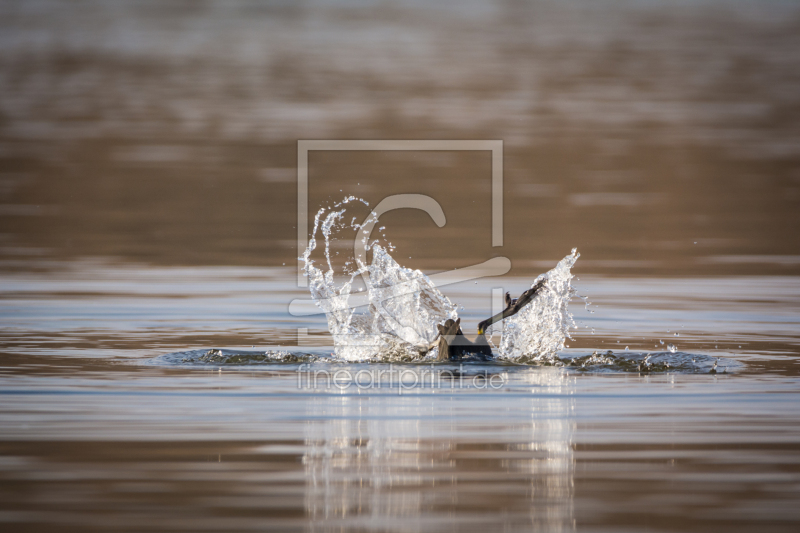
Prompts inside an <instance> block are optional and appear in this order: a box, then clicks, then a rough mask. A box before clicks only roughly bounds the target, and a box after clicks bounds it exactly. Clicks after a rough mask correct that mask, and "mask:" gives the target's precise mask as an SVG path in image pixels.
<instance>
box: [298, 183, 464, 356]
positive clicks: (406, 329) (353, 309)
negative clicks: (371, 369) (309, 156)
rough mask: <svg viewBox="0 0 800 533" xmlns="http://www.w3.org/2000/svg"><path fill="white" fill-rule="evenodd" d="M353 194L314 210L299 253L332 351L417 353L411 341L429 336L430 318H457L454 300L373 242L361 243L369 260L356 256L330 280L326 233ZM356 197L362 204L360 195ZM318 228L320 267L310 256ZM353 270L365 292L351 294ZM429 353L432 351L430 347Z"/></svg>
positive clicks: (431, 331) (433, 322) (426, 340)
mask: <svg viewBox="0 0 800 533" xmlns="http://www.w3.org/2000/svg"><path fill="white" fill-rule="evenodd" d="M354 200H358V199H357V198H355V197H349V198H346V199H345V200H344V201H343V202H341V203H339V204H336V206H334V208H333V209H332V210H331V211H330V212H328V213H327V214H326V209H320V210H319V212H317V215H316V217H315V219H314V232H313V234H312V238H311V241H310V242H309V245H308V248H307V249H306V251H305V253H304V254H303V256H302V258H301V259H302V260H303V261H304V263H305V266H304V270H305V273H306V275H307V276H308V286H309V290H310V292H311V297H312V298H313V299H314V302H315V303H316V304H317V305H318V306H319V307H320V308H321V309H322V310H323V311H325V315H326V317H327V319H328V330H329V331H330V332H331V335H333V342H334V346H335V349H336V356H337V357H339V358H341V359H344V360H348V361H364V360H370V359H376V358H377V359H391V358H397V357H420V353H419V350H418V349H417V347H421V346H425V345H428V344H430V343H432V342H433V340H434V339H435V338H436V334H437V329H436V324H441V323H443V322H444V321H445V320H447V319H448V318H452V319H456V318H458V313H457V311H456V306H455V305H453V303H452V302H450V300H449V299H448V298H447V297H446V296H444V295H443V294H442V293H441V292H440V291H439V289H437V288H436V286H435V285H434V284H433V282H431V280H430V279H429V278H428V276H426V275H425V274H423V273H422V272H421V271H419V270H412V269H409V268H405V267H403V266H401V265H399V264H398V263H397V262H396V261H395V260H394V258H393V257H392V256H391V255H390V254H389V252H388V251H387V250H386V249H385V248H384V247H382V246H380V245H379V244H377V243H372V244H371V245H369V244H368V243H367V244H368V246H367V248H368V249H371V250H372V263H371V264H369V265H366V264H364V263H361V262H358V264H357V265H356V270H355V271H353V272H352V273H351V275H350V279H349V280H347V281H345V282H343V283H342V284H341V285H340V286H338V287H337V286H336V284H335V282H334V274H335V273H334V269H333V266H332V264H331V261H330V238H331V233H332V232H333V230H334V229H335V228H337V227H338V226H341V225H342V220H343V214H344V212H345V209H340V210H338V211H337V210H336V209H338V208H339V207H341V206H342V205H344V204H347V203H350V202H352V201H354ZM358 201H361V202H363V203H364V204H365V205H368V204H367V203H366V202H364V201H363V200H358ZM323 216H324V218H323ZM368 220H369V219H368ZM365 224H366V222H365V223H364V224H361V225H358V224H355V223H354V222H351V223H350V227H353V228H355V229H356V230H357V231H360V230H361V228H362V227H363V226H364V225H365ZM318 229H321V231H322V235H323V237H324V238H325V257H326V260H327V266H328V269H327V271H325V272H323V271H322V270H320V269H319V268H317V267H316V266H314V262H313V261H312V260H311V259H310V256H311V252H312V251H313V250H314V249H315V248H316V246H317V243H316V233H317V230H318ZM356 276H361V277H362V279H363V280H364V283H365V284H366V286H367V292H366V294H364V293H356V294H351V292H350V291H351V289H352V285H353V281H354V280H355V278H356ZM431 355H432V356H435V355H436V354H435V350H434V353H432V354H431Z"/></svg>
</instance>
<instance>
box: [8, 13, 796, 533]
mask: <svg viewBox="0 0 800 533" xmlns="http://www.w3.org/2000/svg"><path fill="white" fill-rule="evenodd" d="M798 50H800V10H798V8H797V7H796V6H795V5H794V4H793V3H791V2H783V1H779V0H774V1H770V2H760V3H755V2H748V1H744V0H742V1H734V0H730V1H702V2H695V3H689V2H680V1H668V2H658V3H654V2H647V1H627V2H614V3H611V2H582V1H564V2H550V1H540V2H517V1H497V2H487V3H478V2H458V3H456V2H445V3H441V4H437V5H435V6H431V5H428V4H427V3H422V2H393V3H391V4H386V3H384V4H378V5H373V4H371V3H366V2H364V3H362V2H356V1H353V2H350V1H329V2H169V3H164V2H138V1H130V2H123V1H120V2H115V1H103V2H100V1H83V2H69V3H63V2H41V1H24V2H23V1H20V2H13V1H4V2H0V522H2V529H3V530H4V531H42V530H44V531H50V530H57V531H142V530H148V531H249V530H304V531H306V530H308V531H316V530H319V531H328V530H330V531H334V530H336V531H342V530H364V531H367V530H369V531H438V530H459V531H460V530H470V531H472V530H474V531H485V530H503V531H518V530H519V531H523V530H524V531H530V530H538V531H572V530H583V531H641V530H657V531H710V530H716V531H726V532H727V531H734V532H735V531H752V530H759V531H794V530H796V529H797V527H798V523H800V512H798V510H797V505H796V502H797V500H798V497H799V496H800V488H799V487H800V468H799V467H798V465H800V432H798V427H800V425H799V424H798V422H800V420H799V419H800V382H798V375H800V373H798V368H799V367H798V363H797V362H798V358H797V355H798V345H799V344H800V328H799V327H798V326H800V281H798V280H800V278H798V274H800V235H799V234H798V231H797V228H798V223H799V222H800V215H799V214H798V213H800V52H798ZM301 139H445V140H446V139H499V140H502V141H503V155H504V161H503V163H504V171H503V180H504V204H503V206H504V213H503V223H504V232H503V233H504V235H503V236H504V243H503V246H502V247H493V246H492V229H491V221H492V211H491V192H492V189H491V171H492V168H491V157H490V154H489V153H488V152H465V151H458V152H454V151H437V152H421V151H418V152H326V151H319V152H312V153H311V154H310V155H309V166H308V169H309V170H308V179H309V182H308V205H309V208H310V210H311V212H312V214H313V212H314V211H315V210H316V208H317V207H318V206H320V205H325V204H326V203H330V202H333V201H338V200H340V199H341V198H343V197H344V196H346V195H350V194H352V195H356V196H358V197H362V198H364V199H366V200H368V201H369V202H370V204H371V205H375V204H377V203H379V202H380V201H381V200H382V199H383V198H385V197H387V196H389V195H393V194H401V193H411V194H424V195H428V196H430V197H432V198H434V199H435V200H436V201H437V202H438V203H439V204H440V205H441V207H442V209H443V211H444V212H445V214H446V216H447V223H446V224H445V225H444V226H443V227H436V225H435V224H433V222H432V221H431V220H430V218H428V216H427V215H425V214H423V213H420V212H419V211H414V210H398V211H393V212H390V213H387V214H386V215H384V216H383V217H382V218H381V224H382V225H384V226H385V227H386V236H387V237H388V239H389V240H391V241H392V242H393V243H394V244H395V246H397V250H398V251H397V253H396V254H395V256H396V257H397V258H398V259H399V260H402V262H403V263H404V264H405V265H406V266H410V267H414V268H420V269H423V270H424V271H425V272H428V273H431V272H437V271H442V270H447V269H452V268H457V267H458V268H461V267H464V266H468V265H472V264H476V263H480V262H483V261H486V260H487V259H490V258H492V257H497V256H503V257H508V258H509V259H510V260H511V272H510V273H509V274H508V275H506V276H503V277H498V278H487V279H482V280H479V281H478V283H477V284H473V283H472V282H468V283H463V284H458V285H453V286H450V287H447V288H446V289H444V291H445V293H446V294H447V295H448V296H449V297H451V299H453V301H455V302H457V303H459V304H463V305H464V307H465V308H466V310H465V311H464V312H463V313H462V316H463V317H464V320H465V322H466V323H467V325H468V329H469V330H470V331H471V330H472V329H473V328H474V325H475V323H476V322H477V320H479V319H480V318H483V317H485V316H488V312H489V310H490V309H491V306H492V302H491V292H492V289H494V288H503V289H506V290H511V291H512V292H517V293H518V292H519V291H521V290H522V289H523V288H525V287H526V284H529V283H530V280H531V279H532V277H533V276H535V275H537V274H539V273H541V272H544V271H546V270H548V269H549V268H552V266H553V265H554V264H555V262H556V261H557V260H558V259H559V258H561V257H563V256H564V255H566V254H567V253H568V252H569V250H570V249H571V248H572V247H577V248H578V249H579V251H580V252H581V254H582V255H581V259H580V260H579V261H578V263H577V265H576V267H575V273H576V274H577V275H578V277H579V278H580V280H579V281H576V286H577V287H578V289H579V291H580V293H581V294H583V295H587V296H589V298H590V299H591V301H592V302H593V303H594V304H595V306H592V307H591V308H590V309H591V310H593V311H594V313H589V312H588V310H586V309H584V305H583V303H582V302H581V301H580V300H576V301H575V303H574V304H573V306H572V307H573V310H574V312H575V315H576V319H577V321H578V325H579V329H578V330H576V332H575V334H574V337H575V338H574V339H573V340H572V341H570V342H568V344H569V348H568V349H567V350H565V352H564V353H563V354H562V356H563V357H564V358H565V360H568V359H569V358H571V357H578V358H580V357H583V356H586V355H588V354H591V353H592V352H594V351H595V350H598V351H601V352H603V353H605V352H606V351H607V350H612V351H613V353H614V354H616V356H618V357H622V358H625V357H629V358H633V359H634V360H637V361H638V359H636V358H637V357H639V358H641V357H643V356H644V354H645V353H648V352H652V353H656V352H658V353H664V351H665V346H666V345H667V344H668V343H674V344H676V345H677V348H678V349H679V350H680V354H684V355H682V356H681V357H685V358H689V359H694V360H695V363H692V365H694V366H692V365H689V366H687V367H681V368H672V369H670V370H664V369H663V368H662V369H661V370H663V371H658V372H656V371H652V369H648V368H647V367H645V368H643V369H642V370H638V369H636V370H632V369H631V368H624V369H621V368H616V367H614V368H612V367H610V366H604V365H589V367H588V368H584V367H582V366H580V365H579V366H566V367H558V368H557V367H536V366H518V365H507V364H496V363H492V364H475V365H471V366H470V365H467V367H466V368H458V367H456V366H454V365H443V366H440V367H437V369H436V370H435V371H434V375H437V376H440V377H441V376H445V375H446V376H451V375H452V374H453V373H454V372H455V373H456V374H455V375H456V376H458V377H457V378H449V379H447V380H446V381H445V384H444V386H440V387H431V386H429V385H426V384H425V383H424V382H423V383H416V384H409V383H408V381H403V380H402V379H401V378H400V376H399V375H388V376H389V377H383V378H381V377H380V375H379V374H378V373H379V372H381V371H389V370H391V369H394V370H396V371H398V372H400V371H403V370H407V371H413V372H420V371H422V370H424V369H425V368H428V367H425V366H424V365H413V364H411V365H399V366H396V367H390V365H389V364H388V363H387V364H349V365H344V364H341V363H335V362H332V361H330V360H329V359H326V358H325V355H326V354H328V353H330V351H331V348H330V344H331V340H330V337H329V336H328V335H327V329H326V325H325V323H324V319H323V318H321V317H320V316H318V315H316V316H293V315H292V314H291V313H289V311H288V309H289V307H288V306H289V302H291V301H292V300H293V299H297V298H305V297H307V292H306V291H305V290H304V289H302V288H298V287H297V283H296V281H297V274H296V272H297V271H296V264H297V261H296V258H297V256H298V255H299V254H300V253H301V250H298V247H297V211H296V209H297V204H298V193H297V182H296V176H297V141H298V140H301ZM366 214H367V210H366V209H364V211H363V213H360V214H359V216H366ZM340 251H341V252H342V253H343V254H344V253H346V251H347V250H346V249H345V248H342V249H341V250H340ZM676 333H677V336H676ZM662 342H663V343H664V344H662ZM626 346H627V347H628V351H627V352H626V350H625V347H626ZM212 348H230V349H235V350H239V351H242V350H247V351H250V352H255V353H261V354H263V353H264V352H265V351H266V350H277V349H280V350H285V351H289V352H292V353H296V354H297V353H301V354H305V353H312V354H314V355H316V356H319V357H320V358H321V360H319V361H317V362H315V363H313V364H311V365H310V366H304V367H302V366H300V362H299V361H298V362H284V363H276V362H274V361H266V360H264V358H263V357H262V358H259V357H256V356H253V355H252V353H251V354H250V355H249V356H246V357H244V358H240V359H231V358H227V359H226V358H225V357H223V356H216V355H215V356H208V355H198V354H207V352H208V350H209V349H212ZM175 354H178V355H175ZM640 356H641V357H640ZM717 359H718V361H717V368H716V370H717V372H716V373H714V374H712V373H710V369H711V368H712V367H711V365H712V363H713V362H714V361H715V360H717ZM670 361H672V359H670ZM687 361H688V360H687ZM687 365H688V362H687ZM690 367H691V368H690ZM342 369H345V370H347V371H349V372H350V373H351V374H355V373H358V372H360V371H363V372H364V373H363V374H362V376H373V377H374V379H375V382H376V383H378V384H380V385H381V386H373V387H370V388H367V387H362V386H359V383H358V382H356V381H349V382H347V383H346V385H347V386H346V387H339V386H336V385H335V384H330V383H327V382H317V383H315V384H314V385H313V386H309V384H308V382H304V381H303V378H304V377H308V372H309V371H311V372H314V371H318V372H321V371H326V372H335V371H336V370H342ZM487 384H500V385H499V386H498V387H497V388H493V387H492V386H489V385H487Z"/></svg>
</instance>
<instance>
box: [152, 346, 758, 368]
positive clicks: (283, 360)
mask: <svg viewBox="0 0 800 533" xmlns="http://www.w3.org/2000/svg"><path fill="white" fill-rule="evenodd" d="M147 363H148V364H151V365H159V366H179V367H214V368H217V367H240V366H258V365H276V364H288V365H292V364H303V363H305V364H312V363H318V364H326V363H340V364H341V363H347V361H343V360H341V359H339V358H338V357H336V356H335V354H332V353H328V352H326V353H309V352H301V351H286V350H266V351H247V350H226V349H217V348H214V349H211V350H203V349H201V350H187V351H183V352H174V353H168V354H164V355H160V356H158V357H154V358H153V359H150V360H148V361H147ZM352 363H354V364H355V363H382V364H403V365H410V366H415V365H432V364H433V365H436V366H441V367H443V368H448V367H452V366H453V365H462V364H467V365H481V366H482V367H494V368H497V369H500V368H508V367H509V366H511V367H537V366H549V367H561V368H563V369H564V370H566V371H572V372H579V373H584V372H591V373H635V374H659V373H661V374H664V373H675V374H729V373H734V372H737V371H740V370H741V369H742V368H743V367H744V365H743V364H742V363H740V362H738V361H734V360H732V359H724V358H717V357H710V356H707V355H701V354H691V353H685V352H675V353H673V352H655V353H649V352H642V353H637V352H624V353H614V352H612V351H610V350H609V351H605V352H600V351H595V352H593V353H591V354H586V355H562V356H561V357H559V356H550V357H535V356H534V357H521V358H519V359H517V360H513V361H512V360H508V359H503V358H500V357H496V358H493V359H486V358H482V357H477V356H476V357H470V356H466V357H464V358H463V359H461V360H459V361H444V362H437V361H435V360H433V359H432V358H431V357H424V358H420V357H419V356H414V354H412V353H409V352H408V351H406V350H403V349H396V350H394V351H388V352H380V353H378V354H375V355H374V356H373V357H371V358H369V359H366V360H362V361H352Z"/></svg>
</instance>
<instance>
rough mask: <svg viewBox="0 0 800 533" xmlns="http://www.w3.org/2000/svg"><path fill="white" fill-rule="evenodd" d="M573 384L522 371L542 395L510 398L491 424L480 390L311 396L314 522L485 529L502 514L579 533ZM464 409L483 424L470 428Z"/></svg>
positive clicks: (550, 374) (310, 505) (511, 520)
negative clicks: (401, 395)
mask: <svg viewBox="0 0 800 533" xmlns="http://www.w3.org/2000/svg"><path fill="white" fill-rule="evenodd" d="M573 382H574V378H569V377H567V376H566V375H565V374H563V373H560V372H554V371H552V370H551V369H550V370H548V369H544V370H539V371H534V372H527V373H524V374H523V375H522V376H521V379H520V380H519V382H518V385H519V386H521V387H524V386H525V385H528V386H530V387H531V390H537V391H539V392H545V393H546V395H547V396H546V397H539V396H533V395H530V396H524V397H521V398H519V397H518V398H516V399H515V401H513V402H503V404H504V405H502V407H501V409H500V412H497V411H495V412H494V413H493V414H494V416H495V417H497V418H496V419H495V420H494V421H490V420H482V419H483V418H484V417H485V416H486V414H481V413H480V410H481V407H480V405H481V404H483V403H485V400H484V399H483V398H480V397H473V396H465V397H461V396H456V397H450V398H446V399H441V398H440V397H438V396H436V395H432V394H421V395H417V394H415V395H413V396H411V397H407V398H402V399H401V398H399V397H396V396H389V397H377V398H376V397H369V396H366V397H362V396H359V395H355V396H351V395H348V396H342V397H341V398H333V400H331V399H328V398H317V399H315V400H313V401H310V402H309V404H308V417H309V418H311V419H312V421H309V422H307V424H306V437H305V439H306V440H305V442H306V453H305V455H304V457H303V463H304V466H305V472H306V480H307V483H308V486H307V490H306V512H307V516H308V518H309V520H310V521H311V522H312V524H314V526H312V528H313V529H319V530H321V531H324V530H335V529H338V528H340V527H342V526H344V525H346V524H353V523H354V522H355V523H366V524H370V525H372V526H377V525H379V524H392V528H393V529H397V530H407V529H415V528H416V529H419V528H420V526H422V527H423V528H424V529H427V528H430V527H432V526H434V525H435V524H437V523H441V522H442V521H450V522H451V523H454V524H457V525H460V526H462V527H464V526H467V525H469V527H473V528H474V527H477V526H478V523H483V524H484V526H485V527H488V526H490V525H491V522H493V521H495V520H496V519H495V518H493V517H492V515H493V514H494V513H497V512H501V513H502V514H503V516H504V520H505V522H506V524H508V525H515V526H525V527H526V528H530V529H532V530H535V531H564V530H572V529H573V528H574V516H573V501H572V498H573V495H574V481H573V477H572V476H573V469H574V459H573V448H572V435H573V431H574V420H573V419H572V415H573V411H574V408H575V402H574V399H573V398H572V397H571V396H570V391H571V390H572V389H573V387H572V386H571V384H572V383H573ZM492 403H494V402H492ZM459 412H461V413H464V412H472V414H473V415H475V416H476V418H478V420H474V421H472V422H471V423H470V422H468V423H467V424H464V423H463V422H460V420H459V419H460V418H462V417H463V414H459ZM504 412H505V413H504ZM487 511H488V512H491V514H488V515H486V514H485V513H487ZM454 512H455V513H458V514H456V515H455V516H454V515H453V513H454ZM481 515H484V516H481ZM354 517H357V518H354ZM476 522H477V523H476Z"/></svg>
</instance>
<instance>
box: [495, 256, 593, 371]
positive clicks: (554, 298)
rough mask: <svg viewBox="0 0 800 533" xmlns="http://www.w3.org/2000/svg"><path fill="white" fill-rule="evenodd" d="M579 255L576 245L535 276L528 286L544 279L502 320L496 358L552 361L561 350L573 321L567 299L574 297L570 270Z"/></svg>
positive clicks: (572, 326) (573, 323) (568, 335)
mask: <svg viewBox="0 0 800 533" xmlns="http://www.w3.org/2000/svg"><path fill="white" fill-rule="evenodd" d="M580 255H581V254H579V253H578V250H577V248H573V249H572V253H571V254H570V255H568V256H566V257H565V258H564V259H562V260H561V261H559V262H558V265H556V267H555V268H554V269H553V270H551V271H549V272H547V273H546V274H541V275H540V276H539V277H537V278H536V279H535V280H534V282H533V283H532V284H531V287H533V286H534V285H536V283H537V282H538V281H539V280H540V279H542V278H544V279H546V280H547V283H545V285H544V287H543V288H542V289H541V290H540V291H539V292H538V293H537V295H536V297H535V298H534V299H533V300H532V301H531V303H529V304H528V305H526V306H525V307H523V308H522V310H521V311H520V312H519V313H517V314H516V315H514V316H512V317H510V318H507V319H505V320H504V321H503V340H502V341H501V343H500V346H499V348H498V351H499V357H500V358H502V359H509V360H537V361H552V360H554V359H555V358H556V354H557V353H558V352H559V351H561V350H563V349H564V342H565V341H566V339H571V338H572V337H571V336H570V334H569V330H570V329H571V328H574V327H575V320H574V319H573V317H572V313H570V311H569V301H570V299H572V297H573V296H575V294H576V293H575V289H574V288H573V287H572V278H573V277H574V276H573V275H572V272H571V269H572V266H573V265H574V264H575V261H577V260H578V257H580Z"/></svg>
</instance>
